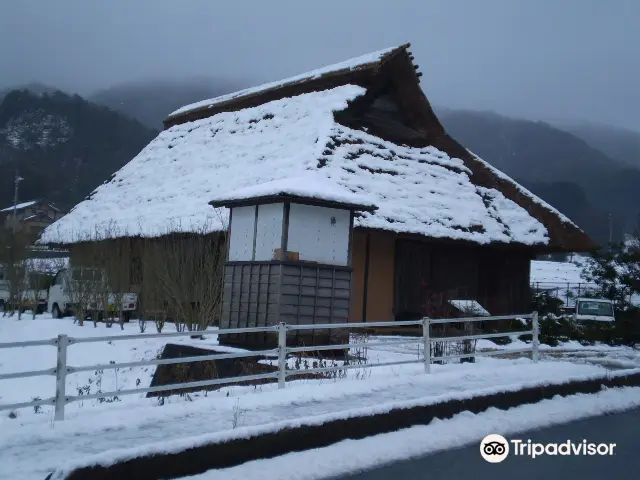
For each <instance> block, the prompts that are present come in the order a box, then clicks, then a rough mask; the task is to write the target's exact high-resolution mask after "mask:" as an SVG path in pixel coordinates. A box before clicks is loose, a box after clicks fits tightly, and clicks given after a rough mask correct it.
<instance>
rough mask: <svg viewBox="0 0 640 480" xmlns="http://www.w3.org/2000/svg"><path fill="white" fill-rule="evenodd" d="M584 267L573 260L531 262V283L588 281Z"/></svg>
mask: <svg viewBox="0 0 640 480" xmlns="http://www.w3.org/2000/svg"><path fill="white" fill-rule="evenodd" d="M582 272H583V267H582V266H581V265H578V264H576V263H573V262H550V261H545V260H534V261H532V262H531V274H530V275H531V283H565V284H566V283H586V281H585V280H584V279H583V278H582Z"/></svg>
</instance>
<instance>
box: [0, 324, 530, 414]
mask: <svg viewBox="0 0 640 480" xmlns="http://www.w3.org/2000/svg"><path fill="white" fill-rule="evenodd" d="M514 319H525V320H531V329H530V330H526V331H512V332H499V333H479V334H476V335H463V336H452V337H432V336H431V335H430V333H431V332H430V330H431V329H430V327H431V325H441V324H450V323H472V322H489V321H496V320H514ZM404 326H421V327H422V336H421V337H414V338H411V337H407V338H406V339H403V340H394V341H391V342H386V341H385V342H355V343H345V344H340V345H319V346H304V347H288V346H287V344H286V337H287V332H288V331H296V330H332V329H348V330H357V329H369V328H384V327H404ZM262 332H271V333H273V334H277V336H278V347H277V348H274V349H270V350H259V351H243V352H234V353H216V354H213V355H200V356H193V357H180V358H167V359H153V360H143V361H140V362H125V363H108V364H102V365H88V366H69V365H68V364H67V349H68V348H69V347H70V346H73V345H77V344H81V343H96V342H115V341H123V340H143V339H149V338H167V339H168V338H175V337H186V336H191V335H194V332H179V333H160V334H136V335H121V336H105V337H87V338H77V337H69V336H67V335H58V337H57V338H53V339H49V340H37V341H28V342H14V343H0V349H17V348H26V347H38V346H52V347H56V348H57V361H56V365H55V366H54V367H52V368H48V369H45V370H33V371H26V372H17V373H5V374H0V380H11V379H16V378H28V377H38V376H44V375H54V376H55V377H56V391H55V395H54V396H52V397H50V398H46V399H40V400H33V401H31V402H22V403H13V404H4V405H3V404H0V411H3V410H15V409H18V408H26V407H35V406H40V405H53V406H54V408H55V416H54V418H55V420H63V419H64V409H65V405H67V404H69V403H72V402H77V401H83V400H91V399H98V398H108V397H113V396H122V395H132V394H137V393H150V392H163V391H173V390H181V389H186V388H198V387H208V386H212V385H221V384H231V383H239V382H246V381H252V380H264V379H270V378H273V379H277V380H278V388H285V385H286V380H287V378H288V377H295V376H296V375H301V374H308V373H321V372H332V371H340V370H346V369H353V368H370V367H383V366H392V365H402V364H409V363H424V369H425V372H426V373H430V372H431V363H432V362H433V358H432V355H431V344H433V343H436V342H453V341H463V340H479V339H486V338H499V337H507V336H511V335H532V339H533V340H532V342H531V344H530V345H528V346H527V347H526V348H522V349H517V350H512V349H510V350H508V351H506V352H505V351H504V350H496V351H483V352H471V353H462V354H456V355H446V356H439V357H435V358H436V359H437V360H451V359H458V358H469V357H477V356H489V355H501V354H505V353H531V358H532V360H533V361H534V362H537V361H538V347H539V338H538V336H539V325H538V314H537V312H534V313H531V314H526V315H506V316H495V317H470V318H447V319H430V318H424V319H422V320H410V321H398V322H368V323H334V324H320V325H318V324H315V325H288V324H285V323H280V324H279V325H274V326H269V327H257V328H234V329H226V330H216V331H215V333H216V334H219V335H224V334H238V333H262ZM411 342H422V344H423V352H424V353H423V357H422V358H418V359H415V360H403V361H395V362H383V363H374V364H370V363H367V364H357V365H341V366H332V367H320V368H310V369H301V370H290V369H288V368H287V356H288V355H289V354H297V353H302V352H318V351H324V350H342V349H352V348H359V347H367V348H369V347H375V346H391V345H404V344H407V343H411ZM264 356H273V357H276V356H277V359H278V370H277V371H276V372H272V373H264V374H257V375H243V376H239V377H229V378H217V379H211V380H202V381H196V382H187V383H177V384H171V385H158V386H155V387H144V388H134V389H128V390H117V391H113V392H102V393H95V394H91V395H76V396H74V395H67V392H66V380H67V375H69V374H72V373H78V372H86V371H94V370H109V369H118V368H128V367H144V366H150V365H171V364H177V363H192V362H202V361H208V360H222V359H231V358H248V357H264Z"/></svg>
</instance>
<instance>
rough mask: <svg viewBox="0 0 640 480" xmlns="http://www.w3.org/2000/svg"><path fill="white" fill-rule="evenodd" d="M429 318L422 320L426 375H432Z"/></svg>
mask: <svg viewBox="0 0 640 480" xmlns="http://www.w3.org/2000/svg"><path fill="white" fill-rule="evenodd" d="M430 324H431V322H430V321H429V319H428V318H423V319H422V342H423V343H424V347H423V348H424V373H431V338H430V336H429V325H430Z"/></svg>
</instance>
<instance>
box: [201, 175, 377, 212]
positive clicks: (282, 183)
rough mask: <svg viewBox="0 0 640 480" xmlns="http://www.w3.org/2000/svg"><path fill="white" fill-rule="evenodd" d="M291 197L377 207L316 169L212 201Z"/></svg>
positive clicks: (254, 186)
mask: <svg viewBox="0 0 640 480" xmlns="http://www.w3.org/2000/svg"><path fill="white" fill-rule="evenodd" d="M276 196H292V197H298V198H306V199H316V200H325V201H329V202H336V203H344V204H349V205H359V206H362V207H365V208H368V209H374V210H375V208H376V205H375V203H374V202H373V201H372V199H371V198H369V197H368V196H367V195H360V194H355V193H353V192H352V191H351V190H349V189H347V188H345V187H343V186H341V185H338V184H337V183H335V182H331V181H329V180H328V179H327V178H326V177H323V176H322V175H319V174H318V173H316V172H305V174H304V175H300V176H297V177H287V178H283V179H279V180H272V181H270V182H264V183H259V184H257V185H251V186H249V187H244V188H240V189H237V190H234V191H232V192H228V193H222V194H220V195H217V196H215V197H214V198H213V199H212V203H213V202H216V203H223V202H229V201H238V200H248V199H252V198H261V197H276Z"/></svg>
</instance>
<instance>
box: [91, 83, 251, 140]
mask: <svg viewBox="0 0 640 480" xmlns="http://www.w3.org/2000/svg"><path fill="white" fill-rule="evenodd" d="M241 88H243V87H238V86H237V85H234V84H233V83H231V82H228V81H221V80H212V79H195V80H184V81H165V80H155V81H149V82H138V83H126V84H121V85H116V86H113V87H110V88H107V89H104V90H100V91H98V92H96V93H93V94H92V95H90V96H89V97H88V99H89V100H90V101H92V102H94V103H97V104H99V105H104V106H105V107H109V108H111V109H113V110H117V111H119V112H122V113H125V114H126V115H128V116H130V117H132V118H135V119H137V120H138V121H140V122H141V123H143V124H144V125H147V126H149V127H152V128H157V129H162V121H163V120H164V119H165V118H166V117H167V116H168V115H169V114H170V113H171V112H173V111H175V110H177V109H178V108H180V107H182V106H184V105H188V104H190V103H194V102H197V101H200V100H204V99H205V98H213V97H217V96H219V95H224V94H225V93H230V92H234V91H237V90H239V89H241Z"/></svg>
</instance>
